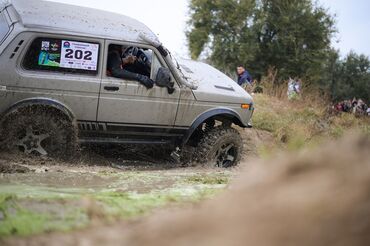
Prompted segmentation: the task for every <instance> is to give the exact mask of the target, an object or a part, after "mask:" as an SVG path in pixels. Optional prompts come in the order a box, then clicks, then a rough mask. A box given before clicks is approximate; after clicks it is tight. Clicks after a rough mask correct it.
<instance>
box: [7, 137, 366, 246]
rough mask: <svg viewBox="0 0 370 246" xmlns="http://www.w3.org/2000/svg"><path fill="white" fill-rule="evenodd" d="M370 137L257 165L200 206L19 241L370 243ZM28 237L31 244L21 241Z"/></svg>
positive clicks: (205, 243)
mask: <svg viewBox="0 0 370 246" xmlns="http://www.w3.org/2000/svg"><path fill="white" fill-rule="evenodd" d="M369 149H370V140H369V139H365V138H361V137H349V138H347V139H345V140H343V141H341V142H338V143H333V144H329V145H326V146H325V147H323V148H321V149H319V150H317V151H314V152H306V153H300V154H297V155H294V156H288V157H282V158H279V159H276V160H274V161H266V162H260V163H255V164H253V167H252V168H248V169H247V170H248V171H245V172H244V173H242V175H240V177H239V178H238V180H237V181H236V182H235V183H234V184H233V185H232V186H231V189H230V190H229V192H226V193H224V194H223V195H221V196H219V197H218V198H216V199H213V200H209V201H207V202H205V203H203V204H202V205H201V206H200V207H198V208H197V209H189V210H185V211H172V212H161V213H157V214H156V215H155V216H151V217H149V218H148V219H145V220H143V221H141V222H138V223H135V224H134V225H132V226H129V227H128V226H127V224H116V225H113V226H112V225H109V226H103V227H99V228H90V229H89V230H86V231H83V232H75V233H72V234H52V235H48V236H41V237H36V238H33V239H32V240H27V242H24V241H23V242H22V241H17V240H16V241H12V242H10V241H8V242H7V243H10V244H14V245H132V246H135V245H243V246H244V245H294V246H296V245H303V246H305V245H315V246H320V245H323V246H324V245H325V246H326V245H368V242H370V233H369V231H370V195H369V194H370V192H369V187H370V152H369ZM22 243H24V244H22Z"/></svg>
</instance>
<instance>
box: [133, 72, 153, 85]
mask: <svg viewBox="0 0 370 246" xmlns="http://www.w3.org/2000/svg"><path fill="white" fill-rule="evenodd" d="M136 79H137V80H138V81H139V82H140V83H142V84H143V85H144V86H145V87H146V88H147V89H150V88H153V86H154V81H153V80H152V79H150V78H149V77H147V76H145V75H141V74H138V75H137V77H136Z"/></svg>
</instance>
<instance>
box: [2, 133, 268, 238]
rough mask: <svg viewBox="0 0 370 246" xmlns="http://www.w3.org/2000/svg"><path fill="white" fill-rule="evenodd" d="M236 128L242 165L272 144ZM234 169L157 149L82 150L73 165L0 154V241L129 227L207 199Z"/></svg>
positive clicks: (264, 137) (265, 135) (225, 184)
mask: <svg viewBox="0 0 370 246" xmlns="http://www.w3.org/2000/svg"><path fill="white" fill-rule="evenodd" d="M240 131H241V133H242V135H243V138H244V143H245V144H244V145H245V146H244V149H245V152H244V153H245V154H244V157H243V162H245V161H247V160H252V159H255V158H257V157H258V149H259V147H260V146H262V145H263V144H264V143H271V142H272V141H273V137H272V136H271V134H269V133H267V132H263V131H257V130H243V129H240ZM239 171H240V168H239V167H237V168H233V169H228V170H225V169H214V168H208V167H200V166H194V165H193V164H192V163H174V162H173V161H172V160H170V158H169V157H168V150H167V149H166V148H161V147H160V148H155V149H153V148H146V149H145V150H143V148H142V147H141V146H140V147H138V146H121V147H117V146H115V147H112V146H105V148H101V147H94V146H83V148H82V151H81V156H80V157H79V158H78V159H77V160H74V161H73V162H62V161H55V160H52V159H49V158H46V157H32V158H30V157H28V156H23V155H19V154H16V155H15V154H9V153H1V155H0V239H1V240H6V241H4V243H5V242H7V243H9V242H11V241H8V240H13V239H17V238H26V241H28V240H27V238H28V237H30V236H34V235H42V234H44V233H50V232H60V231H62V232H63V231H64V232H71V231H76V230H82V229H84V228H91V227H96V226H101V225H106V224H107V223H108V224H109V223H115V222H116V221H121V222H122V221H123V222H124V223H128V224H132V223H136V222H137V221H139V220H141V219H142V218H144V217H145V216H147V215H150V214H152V213H154V211H157V210H168V209H170V208H178V207H189V206H190V207H192V206H195V205H196V204H198V203H199V201H202V200H205V199H210V198H212V197H214V196H215V195H216V194H219V193H221V192H223V191H224V190H225V189H228V184H229V182H230V181H231V180H232V179H233V178H234V177H235V176H237V175H238V173H239Z"/></svg>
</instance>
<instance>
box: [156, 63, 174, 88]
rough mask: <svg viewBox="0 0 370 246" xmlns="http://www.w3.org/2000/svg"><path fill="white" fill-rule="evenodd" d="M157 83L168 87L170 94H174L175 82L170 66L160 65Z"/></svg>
mask: <svg viewBox="0 0 370 246" xmlns="http://www.w3.org/2000/svg"><path fill="white" fill-rule="evenodd" d="M155 84H156V85H157V86H159V87H167V90H168V93H169V94H172V93H173V92H174V91H175V88H174V85H175V83H174V82H173V81H171V72H170V70H169V69H168V68H165V67H160V68H159V69H158V73H157V76H156V78H155Z"/></svg>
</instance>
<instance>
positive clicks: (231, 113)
mask: <svg viewBox="0 0 370 246" xmlns="http://www.w3.org/2000/svg"><path fill="white" fill-rule="evenodd" d="M221 115H223V116H229V117H231V118H236V119H237V121H238V123H237V124H238V125H240V126H243V127H244V125H243V123H242V120H241V119H240V116H239V115H238V114H237V113H236V112H235V111H232V110H230V109H226V108H218V109H212V110H209V111H207V112H204V113H203V114H201V115H200V116H198V118H197V119H196V120H195V121H194V122H193V124H192V125H191V126H190V128H189V129H188V131H187V132H186V134H185V135H184V138H183V139H182V146H184V145H185V144H186V143H187V142H188V141H189V139H190V137H191V135H192V134H193V133H194V131H195V130H196V129H197V128H198V127H199V126H200V125H201V124H202V123H203V122H204V121H206V120H207V119H209V118H212V117H214V116H221Z"/></svg>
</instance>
